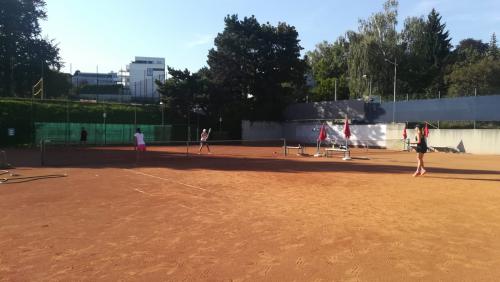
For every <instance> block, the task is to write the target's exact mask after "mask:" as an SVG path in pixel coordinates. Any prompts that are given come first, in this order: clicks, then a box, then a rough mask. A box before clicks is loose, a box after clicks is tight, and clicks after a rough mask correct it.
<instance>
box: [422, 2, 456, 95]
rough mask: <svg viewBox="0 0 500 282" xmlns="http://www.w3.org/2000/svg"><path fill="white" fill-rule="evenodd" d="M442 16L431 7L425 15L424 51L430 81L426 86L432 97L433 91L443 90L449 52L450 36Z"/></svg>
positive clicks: (428, 93)
mask: <svg viewBox="0 0 500 282" xmlns="http://www.w3.org/2000/svg"><path fill="white" fill-rule="evenodd" d="M441 20H442V17H441V15H439V13H438V12H437V11H436V10H435V9H432V11H431V12H430V13H429V15H428V16H427V27H426V30H425V32H426V33H425V34H426V36H427V44H426V47H427V48H426V52H427V58H428V61H427V62H428V63H429V65H430V67H429V69H428V70H427V72H428V74H429V75H430V77H432V81H431V82H430V84H429V86H428V87H427V91H426V92H427V95H428V96H431V97H432V94H433V93H437V92H438V91H441V90H444V75H445V73H444V70H445V68H446V64H447V62H448V59H449V55H450V53H451V47H452V46H451V43H450V42H451V37H450V35H449V32H448V31H447V30H446V24H445V23H442V21H441Z"/></svg>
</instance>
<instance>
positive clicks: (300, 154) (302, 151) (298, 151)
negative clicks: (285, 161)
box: [285, 145, 304, 156]
mask: <svg viewBox="0 0 500 282" xmlns="http://www.w3.org/2000/svg"><path fill="white" fill-rule="evenodd" d="M290 149H291V150H297V155H298V156H302V155H304V147H302V146H301V145H298V146H285V156H286V155H288V150H290Z"/></svg>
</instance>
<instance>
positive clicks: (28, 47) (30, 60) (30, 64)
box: [0, 0, 61, 96]
mask: <svg viewBox="0 0 500 282" xmlns="http://www.w3.org/2000/svg"><path fill="white" fill-rule="evenodd" d="M46 18H47V14H46V12H45V1H43V0H3V1H2V4H1V5H0V42H1V44H0V85H2V86H3V87H0V95H4V96H5V95H10V96H13V95H19V96H29V95H30V93H31V86H32V85H33V84H34V83H35V82H36V81H38V80H39V79H40V77H41V75H42V72H43V73H48V71H49V69H54V70H56V71H58V70H59V69H60V68H61V62H60V57H59V49H58V47H57V46H56V45H55V44H54V42H53V41H51V40H48V39H44V38H41V35H40V34H41V28H40V25H39V20H44V19H46ZM42 69H43V71H42Z"/></svg>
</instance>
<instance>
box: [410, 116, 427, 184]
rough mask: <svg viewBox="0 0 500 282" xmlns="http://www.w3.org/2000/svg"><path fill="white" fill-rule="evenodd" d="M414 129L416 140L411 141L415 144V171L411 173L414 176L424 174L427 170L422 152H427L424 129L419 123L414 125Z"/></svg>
mask: <svg viewBox="0 0 500 282" xmlns="http://www.w3.org/2000/svg"><path fill="white" fill-rule="evenodd" d="M415 131H416V136H415V140H416V142H413V144H415V145H417V146H416V151H417V171H415V173H414V174H413V176H414V177H416V176H419V175H424V174H425V173H426V172H427V170H425V167H424V154H425V153H427V140H426V139H425V135H424V131H423V129H422V126H421V125H417V126H416V127H415Z"/></svg>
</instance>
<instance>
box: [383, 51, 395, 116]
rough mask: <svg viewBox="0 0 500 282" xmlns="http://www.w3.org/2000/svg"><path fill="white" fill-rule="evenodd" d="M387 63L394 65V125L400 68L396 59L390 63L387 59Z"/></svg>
mask: <svg viewBox="0 0 500 282" xmlns="http://www.w3.org/2000/svg"><path fill="white" fill-rule="evenodd" d="M385 61H386V62H388V63H389V64H393V65H394V100H393V102H392V123H394V120H395V115H396V77H397V76H396V74H397V71H398V69H397V67H398V63H397V61H396V59H394V62H393V61H390V60H388V59H385Z"/></svg>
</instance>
